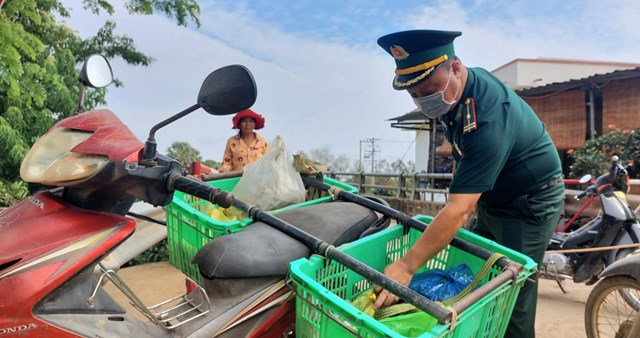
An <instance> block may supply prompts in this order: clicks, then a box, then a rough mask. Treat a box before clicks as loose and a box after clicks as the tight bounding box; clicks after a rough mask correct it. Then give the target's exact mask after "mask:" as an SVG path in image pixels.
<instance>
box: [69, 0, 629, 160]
mask: <svg viewBox="0 0 640 338" xmlns="http://www.w3.org/2000/svg"><path fill="white" fill-rule="evenodd" d="M109 2H110V3H112V4H113V5H114V6H115V10H116V11H115V13H114V14H113V15H112V16H108V15H106V14H102V15H94V14H92V13H90V12H89V11H85V10H84V9H83V6H82V3H81V1H80V0H63V1H62V3H63V4H64V5H65V6H66V7H67V8H68V9H69V10H70V12H71V17H70V18H65V19H64V21H65V23H66V24H67V25H68V26H69V27H71V28H72V29H75V30H76V31H77V32H78V34H80V35H81V36H84V37H87V36H92V35H94V34H95V33H96V32H97V30H98V29H99V28H100V27H101V26H102V25H103V24H104V22H105V20H113V21H115V22H116V33H117V34H120V35H127V36H129V37H131V38H132V39H133V40H134V42H135V45H136V47H137V48H138V49H139V50H140V51H142V52H143V53H145V54H147V55H150V56H151V57H152V58H153V59H154V61H153V63H152V64H151V65H150V66H149V67H133V66H129V65H127V64H126V63H125V62H124V61H122V60H120V59H114V60H110V61H111V64H112V68H113V72H114V76H115V77H116V78H118V79H119V80H121V81H122V82H123V83H124V86H123V87H120V88H116V87H115V86H111V87H109V91H108V94H107V102H108V103H107V105H106V108H108V109H110V110H111V111H113V112H114V113H115V114H116V115H118V117H119V118H120V119H121V120H122V121H123V122H125V124H127V125H128V126H129V128H130V129H131V130H132V131H133V132H134V133H135V134H136V135H137V136H138V137H139V138H140V139H141V140H143V141H144V140H146V138H147V136H148V133H149V130H150V129H151V127H152V126H153V125H154V124H156V123H158V122H160V121H162V120H164V119H165V118H168V117H169V116H171V115H173V114H175V113H177V112H179V111H182V110H183V109H185V108H187V107H189V106H191V105H193V104H194V103H196V98H197V94H198V91H199V88H200V85H201V83H202V81H203V80H204V79H205V78H206V76H207V75H208V74H209V73H210V72H212V71H214V70H215V69H218V68H220V67H223V66H226V65H229V64H241V65H244V66H246V67H247V68H249V70H250V71H251V72H252V74H253V76H254V78H255V81H256V84H257V88H258V97H257V100H256V103H255V104H254V106H253V107H252V109H253V110H255V111H256V112H258V113H260V114H262V115H263V116H264V117H265V119H266V126H265V128H264V129H261V130H259V131H258V132H259V133H260V134H261V135H263V136H264V137H265V138H266V139H267V140H273V139H274V138H275V137H276V136H278V135H279V136H281V137H282V139H283V140H284V142H285V144H286V147H287V149H288V151H289V152H290V153H297V152H299V151H304V152H306V153H309V151H311V150H314V149H322V148H327V149H329V150H330V151H331V152H332V153H333V154H334V155H336V156H340V155H345V156H347V157H349V158H350V159H351V160H352V161H357V160H358V159H359V157H360V154H361V151H365V152H366V149H367V148H366V146H367V143H364V144H363V143H362V142H361V141H362V140H366V139H375V140H376V143H375V144H376V151H377V152H376V154H375V156H376V159H385V160H387V161H388V162H394V161H395V160H398V159H401V160H403V161H405V162H406V161H413V160H414V158H415V155H414V152H415V142H414V141H415V132H413V131H403V130H400V129H396V128H392V127H391V121H388V120H389V119H391V118H394V117H397V116H401V115H403V114H405V113H407V112H409V111H411V110H413V109H415V106H414V104H413V102H412V100H411V99H410V97H409V95H408V94H407V93H406V92H404V91H396V90H394V89H393V88H392V87H391V82H392V79H393V72H394V69H395V63H394V61H393V59H392V58H391V56H389V54H387V53H386V52H385V51H384V50H382V49H381V48H380V47H379V46H378V45H377V43H376V40H377V39H378V38H379V37H380V36H383V35H385V34H389V33H392V32H397V31H402V30H410V29H441V30H455V31H461V32H462V35H461V36H460V37H458V38H457V39H456V40H455V43H454V44H455V49H456V54H457V56H458V57H460V59H461V60H462V62H463V63H464V64H465V65H466V66H472V67H483V68H486V69H488V70H490V71H491V70H494V69H496V68H498V67H500V66H502V65H504V64H506V63H509V62H510V61H513V60H514V59H518V58H539V57H545V58H546V57H552V58H564V59H577V60H597V61H612V62H634V63H639V62H640V34H638V32H639V31H640V21H639V20H638V19H637V13H640V1H636V0H619V1H615V2H614V1H602V0H599V1H592V0H565V1H555V0H539V1H517V0H504V1H503V0H477V1H471V0H448V1H447V0H443V1H440V0H436V1H430V0H427V1H425V0H422V1H415V0H404V1H391V0H384V1H373V0H372V1H365V0H356V1H347V0H324V1H309V0H282V1H278V0H273V1H259V0H206V1H204V0H201V1H199V4H200V9H201V13H200V15H199V18H200V21H201V26H200V27H196V26H195V25H194V24H193V23H192V22H190V23H189V25H188V26H187V27H181V26H177V25H176V23H175V21H174V20H172V19H171V18H167V17H165V16H162V15H152V16H141V15H129V14H128V12H127V11H126V9H124V6H123V4H124V1H123V0H111V1H109ZM101 108H104V107H101ZM232 117H233V115H228V116H213V115H209V114H207V113H206V112H204V110H201V109H200V110H198V111H196V112H194V113H192V114H191V115H188V116H186V117H184V118H182V119H181V120H178V121H177V122H175V123H173V124H170V125H168V126H167V127H164V128H162V129H160V130H159V131H158V132H157V133H156V136H155V137H156V141H157V142H158V149H159V150H160V151H163V152H164V151H166V149H167V148H168V147H169V146H170V145H171V144H172V143H173V142H176V141H181V142H187V143H189V144H190V145H191V146H193V147H194V148H196V149H197V150H198V151H199V152H200V154H201V155H202V157H203V159H212V160H216V161H221V160H222V155H223V152H224V147H225V144H226V140H227V139H228V138H229V137H230V136H232V135H234V134H235V133H236V131H235V130H232V129H231V127H232V122H231V119H232Z"/></svg>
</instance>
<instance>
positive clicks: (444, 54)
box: [378, 30, 462, 90]
mask: <svg viewBox="0 0 640 338" xmlns="http://www.w3.org/2000/svg"><path fill="white" fill-rule="evenodd" d="M460 35H462V33H461V32H449V31H437V30H411V31H404V32H397V33H392V34H388V35H385V36H383V37H381V38H379V39H378V45H380V47H382V49H384V50H385V51H386V52H387V53H389V54H390V55H391V56H393V58H394V59H395V61H396V77H395V78H394V79H393V88H394V89H397V90H403V89H408V88H411V87H413V86H416V85H418V84H420V83H422V82H423V81H425V80H426V79H428V78H429V76H430V75H431V74H433V72H434V70H435V69H436V67H437V66H439V65H440V64H442V63H443V62H445V61H447V60H448V59H450V58H451V57H453V56H455V51H454V49H453V40H454V39H455V38H456V37H458V36H460Z"/></svg>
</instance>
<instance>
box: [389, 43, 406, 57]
mask: <svg viewBox="0 0 640 338" xmlns="http://www.w3.org/2000/svg"><path fill="white" fill-rule="evenodd" d="M391 55H393V58H394V59H396V60H404V59H406V58H408V57H409V53H407V51H406V50H404V48H402V47H400V46H397V45H393V46H391Z"/></svg>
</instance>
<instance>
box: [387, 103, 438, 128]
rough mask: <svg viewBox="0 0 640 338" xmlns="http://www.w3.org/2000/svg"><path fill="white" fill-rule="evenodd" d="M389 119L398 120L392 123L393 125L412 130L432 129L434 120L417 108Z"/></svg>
mask: <svg viewBox="0 0 640 338" xmlns="http://www.w3.org/2000/svg"><path fill="white" fill-rule="evenodd" d="M387 121H396V122H392V123H391V127H393V128H400V129H410V130H432V125H433V121H432V120H431V119H430V118H428V117H427V116H426V115H424V114H423V113H422V112H421V111H420V110H418V109H417V108H416V109H414V110H412V111H410V112H408V113H406V114H404V115H400V116H397V117H393V118H390V119H388V120H387Z"/></svg>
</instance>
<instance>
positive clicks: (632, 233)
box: [607, 222, 640, 265]
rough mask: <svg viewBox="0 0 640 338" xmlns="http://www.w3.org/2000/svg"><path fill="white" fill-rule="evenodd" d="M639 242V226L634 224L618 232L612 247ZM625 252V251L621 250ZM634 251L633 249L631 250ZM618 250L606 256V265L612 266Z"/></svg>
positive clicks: (636, 223)
mask: <svg viewBox="0 0 640 338" xmlns="http://www.w3.org/2000/svg"><path fill="white" fill-rule="evenodd" d="M638 242H640V224H639V223H638V222H634V223H632V224H630V225H627V226H625V227H624V228H622V229H621V230H620V232H619V233H618V235H617V236H616V239H615V240H614V241H613V244H612V245H624V244H633V243H638ZM622 250H626V249H622ZM632 250H634V249H632ZM619 252H620V250H611V251H609V253H608V254H607V263H608V264H607V265H609V264H612V263H613V262H615V261H616V258H617V257H616V256H617V255H618V253H619Z"/></svg>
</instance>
